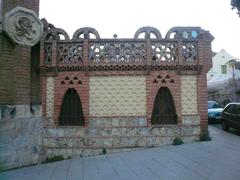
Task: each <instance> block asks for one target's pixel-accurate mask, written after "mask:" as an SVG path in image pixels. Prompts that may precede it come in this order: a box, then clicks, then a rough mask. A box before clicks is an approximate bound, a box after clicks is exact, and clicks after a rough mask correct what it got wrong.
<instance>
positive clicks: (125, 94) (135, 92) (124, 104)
mask: <svg viewBox="0 0 240 180" xmlns="http://www.w3.org/2000/svg"><path fill="white" fill-rule="evenodd" d="M89 112H90V116H145V115H146V83H145V77H143V76H117V77H115V76H112V77H106V76H105V77H104V76H103V77H91V78H90V107H89Z"/></svg>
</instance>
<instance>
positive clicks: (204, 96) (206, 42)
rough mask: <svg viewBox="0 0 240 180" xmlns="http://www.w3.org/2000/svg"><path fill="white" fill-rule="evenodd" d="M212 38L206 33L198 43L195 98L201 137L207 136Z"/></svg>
mask: <svg viewBox="0 0 240 180" xmlns="http://www.w3.org/2000/svg"><path fill="white" fill-rule="evenodd" d="M213 39H214V38H213V36H211V35H210V33H208V32H204V33H203V38H202V39H201V40H200V41H199V43H198V45H199V64H200V65H202V70H201V72H199V73H198V76H197V96H198V97H197V98H198V112H199V115H200V126H201V133H202V135H204V134H207V135H208V116H207V100H208V92H207V72H208V71H209V69H210V68H211V67H212V48H211V42H212V40H213Z"/></svg>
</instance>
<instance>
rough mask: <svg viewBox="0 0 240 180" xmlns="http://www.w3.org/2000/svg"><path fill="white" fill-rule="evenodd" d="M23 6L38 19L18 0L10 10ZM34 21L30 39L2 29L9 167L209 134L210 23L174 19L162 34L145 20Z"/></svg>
mask: <svg viewBox="0 0 240 180" xmlns="http://www.w3.org/2000/svg"><path fill="white" fill-rule="evenodd" d="M8 2H9V1H3V9H7V10H6V11H3V12H4V13H3V14H4V18H6V14H5V13H7V12H9V11H11V8H14V7H11V8H10V5H12V3H13V2H12V3H10V4H8ZM14 2H15V1H14ZM27 2H28V1H27V0H25V1H24V0H22V1H19V2H18V3H19V4H18V5H21V6H23V7H26V8H28V9H32V10H34V11H35V14H38V5H37V6H35V4H34V3H36V4H38V1H33V2H34V3H33V4H32V6H29V4H28V3H27ZM25 3H26V6H25ZM35 7H37V8H35ZM19 11H21V12H24V13H26V14H28V15H26V17H29V14H30V16H31V17H32V18H33V15H32V13H28V11H27V10H25V9H21V8H20V9H19V8H18V9H17V10H16V9H15V10H14V11H11V12H10V13H9V14H7V15H8V16H7V17H9V18H11V17H13V15H14V14H15V13H18V12H19ZM12 14H13V15H12ZM17 17H19V16H17ZM24 17H25V15H24ZM34 17H35V16H34ZM4 18H3V19H4ZM33 19H34V18H33ZM35 20H36V23H35V25H34V26H32V27H33V28H35V27H36V30H37V29H39V32H40V31H41V30H40V29H41V26H42V28H43V33H42V35H41V37H40V39H39V41H37V42H35V39H32V41H31V42H29V41H25V40H26V39H24V43H25V44H27V46H26V45H24V46H23V45H21V44H18V43H19V42H17V43H16V40H15V39H14V38H11V33H8V32H7V31H8V30H7V29H5V30H4V29H3V31H6V33H1V34H0V38H1V45H2V46H1V47H0V51H1V54H3V55H2V56H1V61H0V63H1V65H0V68H1V73H2V76H0V78H2V79H1V84H2V86H1V89H0V91H1V95H0V102H1V121H0V123H1V126H0V127H1V128H0V133H1V136H0V137H1V138H2V139H1V144H2V147H3V148H2V150H1V151H2V154H1V160H2V161H3V163H4V164H6V167H8V168H12V167H16V166H22V165H27V164H31V163H37V162H40V161H43V160H44V159H45V158H46V157H53V156H56V155H63V156H64V157H65V158H66V157H69V156H70V157H80V156H87V155H95V154H102V153H103V152H107V153H109V152H118V151H123V150H129V149H136V148H146V147H154V146H160V145H163V144H171V143H172V141H173V139H174V138H181V139H183V141H185V142H190V141H194V140H198V139H199V137H200V136H201V135H206V134H208V121H207V78H206V74H207V72H208V70H209V69H210V68H211V65H212V62H211V41H212V40H213V37H212V35H211V34H210V33H209V32H208V31H205V30H203V29H201V28H200V27H174V28H172V29H170V30H169V31H168V33H167V34H166V36H165V37H162V35H161V33H160V32H159V30H158V29H156V28H153V27H142V28H140V29H138V30H137V31H136V33H135V35H134V37H133V38H129V39H116V38H114V39H102V38H101V37H100V35H99V33H98V32H97V30H95V29H94V28H88V27H87V28H80V29H78V30H76V32H75V33H74V35H73V37H72V38H70V37H69V36H68V34H67V33H66V32H65V31H64V30H63V29H60V28H56V27H55V26H54V25H53V24H50V23H48V22H47V21H46V20H45V19H43V20H42V21H41V23H39V22H38V20H37V19H35ZM7 22H9V21H7ZM17 22H20V21H17ZM5 27H6V26H5ZM24 32H25V31H24ZM30 32H33V31H30ZM34 32H35V31H34ZM13 33H14V32H13ZM142 34H143V35H144V38H140V36H141V35H142ZM9 37H10V38H9ZM14 37H15V36H14ZM90 37H93V38H90ZM152 37H154V38H152ZM21 38H22V36H21ZM27 39H28V38H27ZM12 41H15V43H12ZM22 42H23V40H22V41H21V42H20V43H22ZM11 60H12V61H11ZM10 62H11V63H10ZM13 72H14V73H13ZM3 77H4V78H3ZM5 77H11V78H10V79H11V81H9V80H6V78H5ZM19 122H21V123H19ZM16 132H17V134H16ZM2 135H4V136H2ZM12 147H14V148H12ZM21 158H22V159H21Z"/></svg>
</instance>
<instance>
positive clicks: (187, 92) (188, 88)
mask: <svg viewBox="0 0 240 180" xmlns="http://www.w3.org/2000/svg"><path fill="white" fill-rule="evenodd" d="M181 106H182V114H184V115H191V114H197V113H198V105H197V79H196V76H191V75H188V76H187V75H185V76H182V77H181Z"/></svg>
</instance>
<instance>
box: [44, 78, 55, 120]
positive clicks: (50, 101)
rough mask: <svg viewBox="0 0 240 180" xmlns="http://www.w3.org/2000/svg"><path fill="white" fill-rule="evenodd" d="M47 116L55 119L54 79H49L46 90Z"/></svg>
mask: <svg viewBox="0 0 240 180" xmlns="http://www.w3.org/2000/svg"><path fill="white" fill-rule="evenodd" d="M46 91H47V92H46V101H47V102H46V107H47V108H46V109H47V110H46V116H47V117H53V113H54V78H53V77H48V78H47V89H46Z"/></svg>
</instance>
